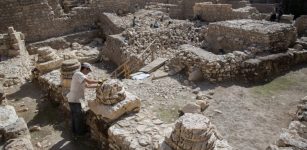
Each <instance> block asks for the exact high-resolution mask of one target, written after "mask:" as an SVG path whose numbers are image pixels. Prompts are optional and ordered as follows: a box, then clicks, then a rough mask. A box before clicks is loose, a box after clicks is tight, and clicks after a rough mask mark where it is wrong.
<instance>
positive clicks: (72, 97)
mask: <svg viewBox="0 0 307 150" xmlns="http://www.w3.org/2000/svg"><path fill="white" fill-rule="evenodd" d="M91 71H92V70H91V65H90V64H89V63H83V64H81V69H80V71H77V72H75V73H74V75H73V76H72V81H71V87H70V92H69V93H68V95H67V99H68V103H69V107H70V111H71V118H72V130H73V133H74V134H75V135H84V134H85V133H86V125H85V120H84V113H83V112H82V108H81V101H80V100H81V99H84V90H85V88H96V87H97V86H98V84H97V83H99V81H96V80H91V79H88V78H87V76H86V75H87V74H88V73H90V72H91Z"/></svg>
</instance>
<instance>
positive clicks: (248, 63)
mask: <svg viewBox="0 0 307 150" xmlns="http://www.w3.org/2000/svg"><path fill="white" fill-rule="evenodd" d="M181 49H182V51H181V52H179V53H177V55H176V56H175V57H174V58H173V59H171V60H170V64H169V66H170V68H171V69H172V70H173V71H174V72H178V71H181V70H185V72H186V73H187V74H188V75H192V74H193V72H194V71H195V70H196V71H197V70H200V71H201V72H202V77H203V79H206V80H209V81H212V82H217V81H225V80H229V79H238V80H241V81H242V79H244V80H246V81H250V82H254V81H264V80H267V81H269V80H271V79H273V77H274V75H279V74H281V73H284V72H285V71H288V70H290V69H291V68H292V67H293V66H295V65H298V64H304V63H306V62H307V61H306V60H307V51H306V50H301V51H299V50H294V49H289V50H288V51H287V52H284V53H278V54H270V55H266V56H257V55H256V56H255V55H251V54H248V53H244V52H240V51H234V52H233V53H228V54H225V55H216V54H213V53H211V52H208V51H206V50H204V49H200V48H196V47H193V46H191V45H183V46H181ZM251 57H253V58H251Z"/></svg>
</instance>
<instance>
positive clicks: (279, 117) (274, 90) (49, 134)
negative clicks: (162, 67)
mask: <svg viewBox="0 0 307 150" xmlns="http://www.w3.org/2000/svg"><path fill="white" fill-rule="evenodd" d="M106 70H110V68H109V67H106V66H105V65H96V70H95V71H94V74H95V75H94V76H95V77H99V76H98V75H97V74H105V75H107V74H108V73H109V72H108V71H106ZM306 77H307V68H303V69H298V70H295V71H291V72H289V73H287V74H285V75H283V76H280V77H278V78H276V79H275V80H273V81H272V82H270V83H267V84H264V85H257V86H255V85H254V86H246V85H243V86H242V85H236V84H234V83H223V84H210V83H208V82H200V83H197V84H196V85H195V84H194V85H193V84H190V85H188V86H186V85H184V84H183V83H184V80H186V77H185V76H183V75H180V74H179V75H175V76H172V77H165V78H161V79H158V80H153V81H151V80H144V81H134V80H127V79H125V80H123V82H124V83H125V85H126V87H127V90H128V91H130V92H132V93H134V94H136V95H138V96H139V97H140V98H141V99H142V109H151V110H152V111H154V112H155V113H156V115H157V116H158V117H159V118H161V119H162V120H164V121H165V122H168V123H170V122H174V121H175V120H176V119H177V118H178V109H180V108H181V107H182V106H184V105H185V104H186V103H188V102H191V101H196V98H195V97H196V95H195V94H193V92H192V91H193V89H194V88H197V87H200V89H201V91H200V92H202V93H207V92H208V91H213V92H214V95H213V96H212V99H210V100H209V102H210V106H209V108H208V109H207V110H206V111H205V112H204V114H205V115H206V116H208V117H209V118H210V119H211V121H212V122H213V123H214V124H215V125H216V127H217V129H218V131H219V132H220V133H221V134H222V136H223V137H224V138H225V139H227V140H228V142H229V143H230V145H231V146H233V148H234V149H236V150H243V149H244V150H259V149H265V148H266V147H267V146H268V145H269V144H271V143H273V142H274V141H275V140H276V139H277V138H278V136H279V133H280V132H281V129H282V128H286V127H287V126H288V124H289V122H290V121H291V118H292V117H293V115H294V113H295V111H296V106H297V104H298V101H299V100H300V99H301V98H302V97H304V96H306V91H307V90H306V88H307V78H306ZM7 91H8V99H9V102H10V103H11V104H12V105H14V106H15V108H16V111H18V110H22V109H23V108H28V109H29V110H28V111H25V112H20V111H19V112H18V115H19V116H21V117H24V118H25V120H26V121H27V123H28V126H29V127H32V126H34V125H39V126H40V127H41V130H40V131H37V132H33V133H31V136H32V142H33V145H34V146H36V148H37V149H54V150H56V149H64V150H78V149H80V150H85V149H95V147H97V144H96V143H94V142H93V141H90V140H88V138H83V139H79V140H73V138H72V136H71V132H70V129H69V125H68V124H67V121H66V120H65V117H64V115H63V114H62V113H61V112H60V111H59V109H58V108H57V107H56V106H54V105H53V104H51V103H50V102H49V101H48V100H47V99H46V97H45V96H44V93H43V92H42V91H41V89H40V88H39V87H38V86H37V85H36V84H33V83H26V84H24V85H22V86H20V87H15V88H11V89H7ZM38 143H40V144H41V146H42V147H40V148H38V147H37V144H38Z"/></svg>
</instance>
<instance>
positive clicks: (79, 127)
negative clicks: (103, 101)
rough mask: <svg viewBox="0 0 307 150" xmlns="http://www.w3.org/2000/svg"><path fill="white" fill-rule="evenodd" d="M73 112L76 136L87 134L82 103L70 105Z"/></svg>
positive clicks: (72, 117)
mask: <svg viewBox="0 0 307 150" xmlns="http://www.w3.org/2000/svg"><path fill="white" fill-rule="evenodd" d="M69 107H70V112H71V124H72V131H73V133H74V134H75V135H84V134H85V133H86V125H85V117H84V116H85V115H84V112H83V111H82V108H81V104H80V103H69Z"/></svg>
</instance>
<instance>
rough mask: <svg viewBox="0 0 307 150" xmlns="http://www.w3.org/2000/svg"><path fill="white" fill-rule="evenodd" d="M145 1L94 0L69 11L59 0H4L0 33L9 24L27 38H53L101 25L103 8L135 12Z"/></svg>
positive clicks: (107, 10)
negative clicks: (100, 16) (65, 11)
mask: <svg viewBox="0 0 307 150" xmlns="http://www.w3.org/2000/svg"><path fill="white" fill-rule="evenodd" d="M144 3H145V2H144V1H141V0H124V1H122V0H117V1H114V0H102V1H98V0H97V1H92V3H90V4H84V5H82V7H74V8H72V10H70V11H69V12H68V13H67V14H64V13H63V9H62V6H61V4H60V3H59V1H47V0H42V1H41V0H29V1H19V0H3V1H0V20H1V25H0V33H1V32H5V31H6V29H7V27H8V26H14V27H15V28H16V30H18V31H21V32H23V33H24V34H25V36H26V37H27V42H36V41H40V40H45V39H48V38H51V37H57V36H63V35H66V34H70V33H75V32H80V31H87V30H92V29H94V28H97V22H98V20H99V19H98V18H99V14H100V12H102V11H106V12H114V10H115V11H116V10H118V9H119V8H120V9H123V10H124V12H123V13H125V12H131V11H135V10H136V9H135V5H138V7H137V8H143V7H144Z"/></svg>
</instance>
